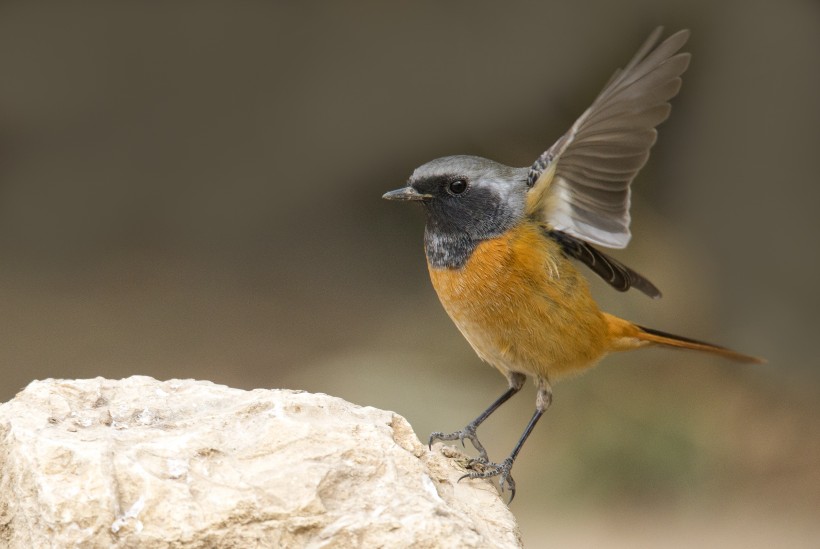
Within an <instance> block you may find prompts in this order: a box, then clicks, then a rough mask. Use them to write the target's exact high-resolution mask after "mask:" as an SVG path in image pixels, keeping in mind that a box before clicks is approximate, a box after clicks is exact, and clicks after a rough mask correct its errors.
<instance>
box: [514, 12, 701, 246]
mask: <svg viewBox="0 0 820 549" xmlns="http://www.w3.org/2000/svg"><path fill="white" fill-rule="evenodd" d="M662 32H663V27H658V28H657V29H655V30H654V31H653V32H652V34H651V35H650V36H649V38H648V39H647V40H646V42H645V43H644V45H643V46H641V48H640V49H639V50H638V52H637V53H636V54H635V56H634V57H633V58H632V60H631V61H630V62H629V63H628V64H627V65H626V67H624V68H623V69H619V70H617V71H615V74H614V75H613V76H612V78H610V80H609V82H608V83H607V84H606V86H604V89H603V90H602V91H601V93H600V94H598V97H597V98H595V101H593V103H592V105H591V106H590V107H589V108H588V109H587V110H586V111H585V112H584V114H582V115H581V117H580V118H578V120H576V121H575V124H573V125H572V127H571V128H570V130H569V131H568V132H567V133H566V134H564V135H563V136H562V137H561V138H560V139H559V140H558V141H557V142H556V143H555V144H554V145H553V146H552V147H550V148H549V150H547V151H545V152H544V153H543V154H542V155H541V156H539V157H538V159H537V160H536V161H535V163H534V164H533V165H532V168H530V172H529V178H528V181H527V184H528V185H529V187H530V189H529V191H528V193H527V213H528V214H530V215H533V216H535V217H537V218H539V219H542V220H544V221H546V222H548V223H549V224H550V225H551V226H553V227H555V228H556V229H559V230H561V231H564V232H566V233H569V234H571V235H574V236H577V237H579V238H582V239H584V240H588V241H590V242H594V243H596V244H600V245H602V246H607V247H610V248H623V247H625V246H626V245H627V243H628V242H629V238H630V233H629V221H630V217H629V203H630V191H629V184H630V183H631V182H632V180H633V179H634V178H635V175H636V174H637V173H638V170H640V169H641V168H642V167H643V165H644V164H645V163H646V160H647V158H649V149H650V148H651V147H652V145H653V144H654V143H655V139H656V137H657V130H655V126H657V125H658V124H660V123H661V122H663V121H664V120H666V118H667V117H668V116H669V111H670V109H671V107H670V105H669V100H670V99H671V98H673V97H674V96H675V95H676V94H677V93H678V90H679V89H680V85H681V79H680V75H681V74H682V73H683V72H684V71H685V70H686V67H687V66H688V65H689V58H690V55H689V54H688V53H677V52H678V51H679V50H680V49H681V48H682V47H683V45H684V44H685V43H686V40H687V39H688V38H689V31H687V30H682V31H680V32H677V33H675V34H673V35H672V36H670V37H669V38H667V39H666V40H664V41H663V42H662V43H661V44H659V45H658V44H657V42H658V39H659V38H660V36H661V33H662Z"/></svg>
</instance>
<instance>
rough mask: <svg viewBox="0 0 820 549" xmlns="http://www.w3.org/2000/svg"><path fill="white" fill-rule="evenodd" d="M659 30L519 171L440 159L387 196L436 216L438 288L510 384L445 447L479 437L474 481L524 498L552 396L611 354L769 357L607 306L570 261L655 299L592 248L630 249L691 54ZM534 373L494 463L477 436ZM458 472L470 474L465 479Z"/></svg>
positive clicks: (433, 250) (433, 272)
mask: <svg viewBox="0 0 820 549" xmlns="http://www.w3.org/2000/svg"><path fill="white" fill-rule="evenodd" d="M662 32H663V29H662V28H657V29H655V31H654V32H652V34H651V35H650V36H649V38H648V39H647V40H646V42H645V43H644V44H643V46H641V48H640V49H639V50H638V52H637V53H636V54H635V56H634V57H633V58H632V60H631V61H630V62H629V63H628V64H627V65H626V67H624V68H623V69H620V70H617V71H615V74H614V75H613V76H612V78H610V80H609V82H607V84H606V85H605V86H604V88H603V90H602V91H601V93H599V94H598V96H597V97H596V98H595V100H594V101H593V102H592V106H590V107H589V108H588V109H587V110H586V111H585V112H584V113H583V114H582V115H581V117H580V118H578V120H576V121H575V123H574V124H573V125H572V127H571V128H570V129H569V131H568V132H567V133H566V134H564V135H563V136H562V137H561V138H560V139H558V141H556V142H555V144H554V145H553V146H552V147H550V148H549V149H548V150H547V151H546V152H544V153H543V154H541V156H539V157H538V158H537V159H536V161H535V163H534V164H533V165H532V166H531V167H524V168H512V167H510V166H505V165H504V164H499V163H498V162H494V161H492V160H487V159H486V158H480V157H477V156H448V157H444V158H438V159H436V160H433V161H431V162H428V163H427V164H424V165H423V166H421V167H419V168H417V169H416V170H415V171H414V172H413V174H412V175H411V176H410V179H409V180H408V182H407V186H405V187H404V188H401V189H398V190H395V191H391V192H389V193H387V194H385V195H384V198H386V199H388V200H409V201H415V202H420V203H421V204H422V205H423V206H424V210H425V212H426V214H427V223H426V226H425V231H424V247H425V253H426V256H427V265H428V269H429V272H430V278H431V279H432V282H433V287H434V288H435V290H436V292H437V293H438V297H439V299H440V300H441V303H442V305H443V306H444V309H445V310H446V311H447V314H448V315H450V318H451V319H452V320H453V322H455V324H456V326H457V327H458V329H459V330H460V331H461V333H462V334H463V335H464V337H465V338H466V339H467V341H468V342H469V343H470V345H471V346H472V347H473V349H474V350H475V352H476V353H477V354H478V356H479V357H480V358H481V359H482V360H484V361H486V362H488V363H490V364H491V365H492V366H494V367H495V368H497V369H498V370H499V371H500V372H501V373H502V374H504V375H505V376H506V378H507V381H508V382H509V389H507V391H506V392H505V393H504V394H503V395H501V396H500V397H499V398H498V399H497V400H496V401H495V402H493V403H492V404H491V405H490V407H489V408H487V409H486V410H485V411H484V412H483V413H482V414H481V415H479V416H478V417H477V418H475V419H474V420H473V421H471V422H470V423H468V424H467V425H466V426H465V427H464V428H463V429H461V430H460V431H456V432H454V433H450V434H444V433H438V432H437V433H433V434H432V435H430V444H432V443H433V441H436V440H442V441H449V440H460V441H461V442H462V444H463V443H464V439H467V440H469V441H470V442H471V443H472V444H473V446H474V447H475V448H476V450H477V451H478V453H479V457H478V459H476V460H474V461H475V462H478V463H480V464H482V465H483V466H482V467H479V468H478V470H474V471H472V472H470V473H468V474H466V475H464V477H468V478H490V477H495V476H498V477H499V485H500V488H501V490H502V492H503V491H504V490H505V488H508V489H509V490H510V494H511V497H510V501H512V498H513V497H514V496H515V482H514V480H513V478H512V476H511V474H510V471H511V469H512V466H513V462H514V461H515V458H516V456H517V455H518V453H519V451H520V450H521V447H522V446H523V445H524V442H525V441H526V440H527V437H528V436H529V435H530V433H531V432H532V430H533V428H534V427H535V424H536V423H537V422H538V420H539V418H540V417H541V415H542V414H543V413H544V411H545V410H546V409H547V408H548V407H549V405H550V403H551V402H552V388H551V383H552V382H554V381H556V380H558V379H560V378H562V377H564V376H566V375H567V374H573V373H576V372H580V371H582V370H585V369H587V368H590V367H591V366H593V365H594V364H595V363H597V362H598V361H599V360H600V359H601V358H603V357H604V356H605V355H606V354H608V353H611V352H613V351H630V350H633V349H639V348H642V347H647V346H652V345H662V346H667V347H675V348H681V349H693V350H696V351H705V352H708V353H714V354H717V355H721V356H724V357H726V358H729V359H732V360H737V361H742V362H761V360H760V359H757V358H755V357H751V356H747V355H744V354H741V353H738V352H735V351H732V350H730V349H726V348H724V347H719V346H717V345H712V344H709V343H704V342H702V341H697V340H694V339H689V338H685V337H681V336H676V335H672V334H668V333H665V332H661V331H659V330H654V329H651V328H645V327H643V326H639V325H637V324H634V323H632V322H629V321H628V320H623V319H621V318H618V317H616V316H613V315H611V314H608V313H604V312H602V311H601V310H600V309H599V308H598V306H597V304H596V303H595V301H594V300H593V299H592V296H591V295H590V292H589V288H588V286H587V282H586V280H585V279H584V278H583V277H582V276H581V275H580V273H579V272H578V270H577V269H576V268H575V265H574V264H573V263H572V261H571V260H577V261H580V262H581V263H584V264H585V265H587V267H589V268H590V269H592V271H593V272H595V273H596V274H597V275H598V276H600V277H602V278H603V279H604V280H606V281H607V282H608V283H609V284H610V285H612V286H613V287H614V288H615V289H616V290H619V291H622V292H623V291H626V290H628V289H629V288H635V289H637V290H639V291H641V292H643V293H644V294H646V295H648V296H650V297H653V298H657V297H660V295H661V293H660V291H658V289H657V288H656V287H655V286H654V285H653V284H652V283H651V282H649V280H647V279H646V278H644V277H643V276H641V275H640V274H638V273H636V272H635V271H633V270H632V269H630V268H629V267H627V266H625V265H623V264H622V263H620V262H619V261H616V260H615V259H613V258H611V257H609V256H607V255H605V254H604V253H602V252H601V251H599V250H598V249H596V248H595V247H593V246H592V244H598V245H601V246H605V247H608V248H623V247H625V246H626V245H627V243H628V242H629V239H630V236H631V235H630V232H629V222H630V215H629V204H630V188H629V186H630V183H631V182H632V180H633V179H634V178H635V175H636V174H637V173H638V170H640V169H641V168H642V167H643V165H644V164H645V163H646V160H647V158H648V157H649V149H650V148H651V147H652V145H653V144H654V143H655V139H656V137H657V131H656V130H655V127H656V126H657V125H658V124H660V123H661V122H663V121H664V120H665V119H666V118H667V117H668V116H669V111H670V109H671V107H670V105H669V100H670V99H671V98H672V97H674V96H675V95H676V94H677V93H678V90H679V89H680V86H681V78H680V76H681V74H682V73H683V72H684V71H685V70H686V68H687V66H688V65H689V60H690V55H689V54H688V53H678V52H679V51H680V49H681V48H682V47H683V45H684V44H685V43H686V40H687V39H688V38H689V32H688V31H686V30H683V31H680V32H677V33H675V34H673V35H672V36H670V37H669V38H667V39H666V40H664V41H663V42H661V43H660V44H658V41H659V39H660V37H661V34H662ZM526 376H531V377H532V378H533V379H534V381H535V385H536V387H537V395H536V399H535V413H534V414H533V416H532V418H531V419H530V421H529V423H528V424H527V426H526V428H525V429H524V432H523V434H522V435H521V437H520V438H519V440H518V442H517V443H516V445H515V447H514V448H513V450H512V452H511V453H510V455H509V456H508V457H507V458H506V459H505V460H504V461H502V462H500V463H492V462H490V460H489V458H488V456H487V451H486V450H485V449H484V446H483V445H482V444H481V442H479V440H478V437H477V436H476V429H477V428H478V427H479V425H481V424H482V423H483V422H484V420H486V419H487V418H488V417H489V416H490V414H492V413H493V412H494V411H495V410H496V409H498V407H499V406H501V405H502V404H504V402H506V401H507V400H509V399H510V397H512V396H513V395H514V394H516V393H517V392H518V391H519V390H520V389H521V387H522V386H523V384H524V381H525V380H526ZM464 477H462V478H464Z"/></svg>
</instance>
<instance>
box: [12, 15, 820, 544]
mask: <svg viewBox="0 0 820 549" xmlns="http://www.w3.org/2000/svg"><path fill="white" fill-rule="evenodd" d="M774 6H775V3H774V2H764V1H761V0H758V1H749V2H706V1H703V2H692V1H670V2H650V1H637V0H632V1H628V2H617V3H616V2H605V1H597V2H596V1H589V2H566V3H562V4H559V3H554V2H497V3H491V2H477V1H475V0H473V1H458V2H456V1H448V2H441V1H435V2H412V3H410V2H401V3H399V2H390V3H388V2H345V3H342V2H327V3H313V2H301V3H296V2H293V3H286V2H277V3H273V2H271V3H265V2H241V3H240V2H233V3H225V4H219V3H212V2H196V3H193V2H192V3H162V4H160V3H156V4H149V3H126V2H119V3H110V2H96V3H94V2H83V3H80V2H72V3H70V4H69V3H64V2H51V3H38V4H37V5H36V6H35V5H34V3H30V2H4V3H3V4H2V5H0V254H1V255H0V256H1V257H2V262H0V304H2V311H3V314H2V317H0V334H2V341H3V344H2V345H0V374H2V382H0V399H2V400H6V399H8V398H10V397H11V396H13V395H14V393H15V392H16V391H18V390H19V389H20V388H22V387H23V386H25V385H26V383H28V382H29V381H30V380H32V379H35V378H45V377H90V376H97V375H102V376H107V377H122V376H127V375H131V374H137V373H140V374H148V375H152V376H155V377H158V378H161V379H166V378H171V377H193V378H200V379H211V380H213V381H215V382H219V383H225V384H229V385H233V386H237V387H246V388H251V387H289V388H302V389H306V390H310V391H321V392H326V393H330V394H334V395H338V396H341V397H344V398H346V399H349V400H351V401H353V402H356V403H359V404H363V405H373V406H378V407H382V408H387V409H392V410H395V411H397V412H399V413H401V414H403V415H404V416H406V417H407V418H408V419H409V420H410V422H411V423H412V424H413V426H414V427H415V429H416V430H417V432H418V434H419V435H420V436H421V437H422V438H424V437H426V436H427V434H428V433H429V432H430V431H432V430H439V429H440V430H453V429H456V428H458V427H461V426H462V425H463V424H464V423H465V422H466V421H467V420H468V419H470V418H472V417H473V416H474V415H475V414H477V413H478V412H479V411H480V410H481V409H483V408H484V407H485V406H486V405H487V404H488V403H489V402H490V401H491V400H492V399H493V398H495V396H497V395H498V394H500V392H501V391H502V390H503V389H504V381H503V378H501V377H500V376H499V375H498V374H497V373H495V372H494V371H492V370H491V369H490V368H488V367H486V366H485V365H482V364H480V363H479V361H478V359H477V358H476V357H475V356H474V355H473V353H472V351H471V350H470V348H469V347H468V345H467V344H466V342H465V341H464V340H463V339H462V338H461V336H460V335H459V334H458V332H457V331H456V330H455V328H454V327H453V326H452V325H451V323H450V322H449V320H448V319H447V318H446V315H445V314H444V312H443V311H442V310H441V308H440V306H439V305H438V303H437V300H436V297H435V295H434V293H433V291H432V289H431V288H430V284H429V281H428V280H427V274H426V268H425V265H424V259H423V254H422V250H421V239H422V226H423V216H422V213H421V211H419V210H418V209H416V208H411V207H407V206H404V205H397V204H391V203H386V202H383V201H381V200H380V198H379V197H380V196H381V194H382V193H383V192H384V191H386V190H390V189H393V188H395V187H398V186H400V185H401V184H403V182H404V180H405V179H406V177H407V176H408V175H409V174H410V172H411V171H412V169H413V168H414V167H415V166H417V165H418V164H421V163H423V162H425V161H426V160H429V159H431V158H434V157H436V156H443V155H448V154H458V153H472V154H480V155H484V156H489V157H492V158H494V159H496V160H499V161H502V162H506V163H508V164H513V165H527V164H529V163H530V162H531V161H532V160H533V159H534V158H535V157H536V156H537V155H538V154H539V153H540V152H541V151H542V150H543V149H544V148H546V147H548V146H549V145H550V144H551V143H552V142H553V141H554V140H555V139H556V138H557V137H558V136H559V135H560V134H561V133H563V132H564V131H565V130H566V129H567V128H568V127H569V125H570V124H571V123H572V121H573V120H574V118H575V117H576V116H578V115H579V114H580V113H581V112H582V111H583V109H584V108H586V106H587V105H588V104H589V102H590V101H591V100H592V98H593V97H594V96H595V94H596V93H597V92H598V90H599V88H600V87H601V86H602V85H603V83H604V82H605V81H606V80H607V79H608V78H609V76H610V74H611V72H612V71H613V70H614V69H615V67H617V66H619V65H621V64H623V63H624V62H626V61H627V60H628V58H629V57H630V56H631V54H632V53H633V52H634V50H635V49H636V48H637V47H638V46H639V45H640V43H641V42H642V40H643V39H644V38H645V36H646V35H647V34H648V33H649V31H650V30H651V29H652V28H653V27H654V26H655V25H656V24H661V23H662V24H665V25H667V29H668V30H669V31H670V32H671V31H672V30H676V29H678V28H682V27H688V28H691V29H692V38H691V42H690V46H689V50H690V51H691V52H692V53H693V55H694V58H693V63H692V66H691V68H690V70H689V72H688V73H687V74H686V75H685V78H684V86H683V90H682V93H681V95H680V96H679V97H678V98H677V99H676V100H675V101H674V108H673V114H672V118H671V119H670V120H669V121H668V122H667V123H665V124H664V125H663V126H662V128H661V135H660V140H659V142H658V145H657V146H656V148H655V150H654V151H653V156H652V158H651V160H650V162H649V164H648V165H647V167H646V168H645V169H644V170H643V172H642V173H641V174H640V176H639V177H638V179H637V180H636V182H635V185H634V191H635V192H634V208H633V219H634V222H633V233H634V239H633V243H632V245H631V246H630V247H629V249H628V250H625V251H618V252H615V253H614V254H613V255H615V256H616V257H618V258H620V259H623V260H624V261H625V262H626V263H628V264H629V265H630V266H632V267H634V268H635V269H637V270H638V271H640V272H642V273H644V274H645V275H647V276H648V277H649V278H650V279H651V280H652V281H653V282H655V283H656V284H657V285H658V286H659V287H660V288H661V289H662V290H663V291H664V294H665V297H664V299H662V300H659V301H651V300H648V299H646V298H645V297H644V296H642V295H640V294H638V293H634V292H630V293H628V294H618V293H617V292H614V291H611V290H610V289H609V288H607V287H605V286H604V285H603V284H600V283H598V282H597V281H596V282H594V290H595V293H596V295H597V296H599V297H600V300H601V302H602V303H603V305H604V306H605V308H606V309H608V310H610V311H611V312H613V313H616V314H619V315H621V316H625V317H627V318H630V319H632V320H635V321H637V322H640V323H642V324H645V325H649V326H653V327H657V328H659V329H662V330H667V331H671V332H677V333H681V334H683V335H688V336H691V337H696V338H702V339H706V340H709V341H715V342H718V343H723V344H725V345H729V346H732V347H735V348H737V349H740V350H743V351H746V352H750V353H755V354H759V355H763V356H766V357H767V358H769V360H770V362H769V364H767V365H765V366H746V365H736V364H732V363H727V362H723V361H721V360H718V359H712V358H709V357H701V356H698V355H695V354H687V353H682V352H670V351H660V350H651V351H645V352H641V353H635V354H631V355H623V356H616V357H611V358H609V359H607V360H606V361H605V362H604V364H602V365H601V366H600V367H598V368H597V369H596V370H595V371H593V372H591V373H590V374H588V375H586V376H584V377H580V378H578V379H574V380H570V381H568V382H564V383H561V384H559V385H558V386H557V387H556V394H555V404H554V407H553V409H552V410H551V411H550V413H549V414H548V415H547V417H546V418H545V419H544V420H543V421H542V423H541V424H540V425H539V426H538V429H537V430H536V432H535V433H534V435H533V436H532V438H531V440H530V442H529V443H528V445H527V446H526V447H525V449H524V451H523V453H522V454H521V457H520V459H519V462H518V463H517V465H516V468H515V478H516V480H517V482H518V486H519V494H518V496H517V498H516V501H515V502H514V503H513V506H512V508H513V510H514V512H515V513H516V514H517V515H518V516H519V518H520V521H521V527H522V531H523V535H524V539H525V542H526V543H527V545H528V546H529V547H554V546H559V547H586V546H608V547H635V546H648V547H658V546H663V547H692V546H718V545H720V546H723V547H726V546H733V547H767V546H771V545H772V544H774V543H778V544H780V545H782V546H788V547H801V546H806V547H808V546H813V545H814V544H816V543H817V539H820V524H818V523H817V520H816V519H817V515H816V509H817V508H820V459H819V458H820V428H818V424H817V417H818V405H817V400H818V396H820V370H818V368H817V365H818V359H817V355H816V351H815V350H814V343H815V341H817V339H818V333H819V332H818V328H820V323H818V316H817V313H816V311H817V309H818V305H820V299H818V298H819V297H820V292H818V289H817V287H818V279H819V278H820V267H818V265H819V264H820V252H819V251H818V234H820V216H818V213H817V207H818V198H820V192H818V183H817V182H818V175H817V171H818V168H817V146H818V143H820V139H819V138H820V107H819V105H820V103H819V102H818V97H820V6H818V4H817V3H816V2H812V1H808V0H806V1H799V0H791V1H784V2H779V3H777V8H774ZM533 398H534V393H533V391H532V386H531V385H528V386H527V387H526V388H525V390H524V391H523V392H522V394H521V395H519V396H518V397H517V398H516V399H515V400H514V401H513V402H512V403H510V404H509V405H508V406H506V407H505V408H504V409H502V411H500V412H499V413H498V415H497V417H494V418H493V419H492V420H491V421H490V422H488V424H486V426H485V427H484V428H483V429H482V435H483V440H484V441H485V443H486V444H487V445H488V448H489V450H490V453H491V456H496V457H498V458H499V459H500V457H501V456H504V455H506V453H507V452H508V451H509V449H510V447H511V445H512V444H513V443H514V441H515V439H516V438H517V436H518V434H519V432H520V430H521V429H522V428H523V426H524V424H525V423H526V421H527V419H528V418H529V415H530V413H531V409H532V406H533Z"/></svg>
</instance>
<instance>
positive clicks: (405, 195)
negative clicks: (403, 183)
mask: <svg viewBox="0 0 820 549" xmlns="http://www.w3.org/2000/svg"><path fill="white" fill-rule="evenodd" d="M382 198H384V199H385V200H430V199H431V198H433V195H432V194H421V193H420V192H418V191H417V190H416V189H414V188H413V187H410V186H407V187H402V188H401V189H396V190H395V191H390V192H389V193H384V195H382Z"/></svg>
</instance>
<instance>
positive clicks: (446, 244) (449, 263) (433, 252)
mask: <svg viewBox="0 0 820 549" xmlns="http://www.w3.org/2000/svg"><path fill="white" fill-rule="evenodd" d="M480 242H481V241H480V240H476V239H473V238H472V237H471V236H470V235H469V234H467V233H465V232H461V231H442V230H440V228H438V227H436V226H435V224H434V223H431V222H430V221H428V222H427V226H426V227H425V228H424V253H425V255H427V261H428V263H430V266H432V267H434V268H436V269H460V268H461V267H463V266H464V265H465V264H466V263H467V260H468V259H470V256H471V255H472V253H473V251H474V250H475V249H476V247H477V246H478V245H479V243H480Z"/></svg>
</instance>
